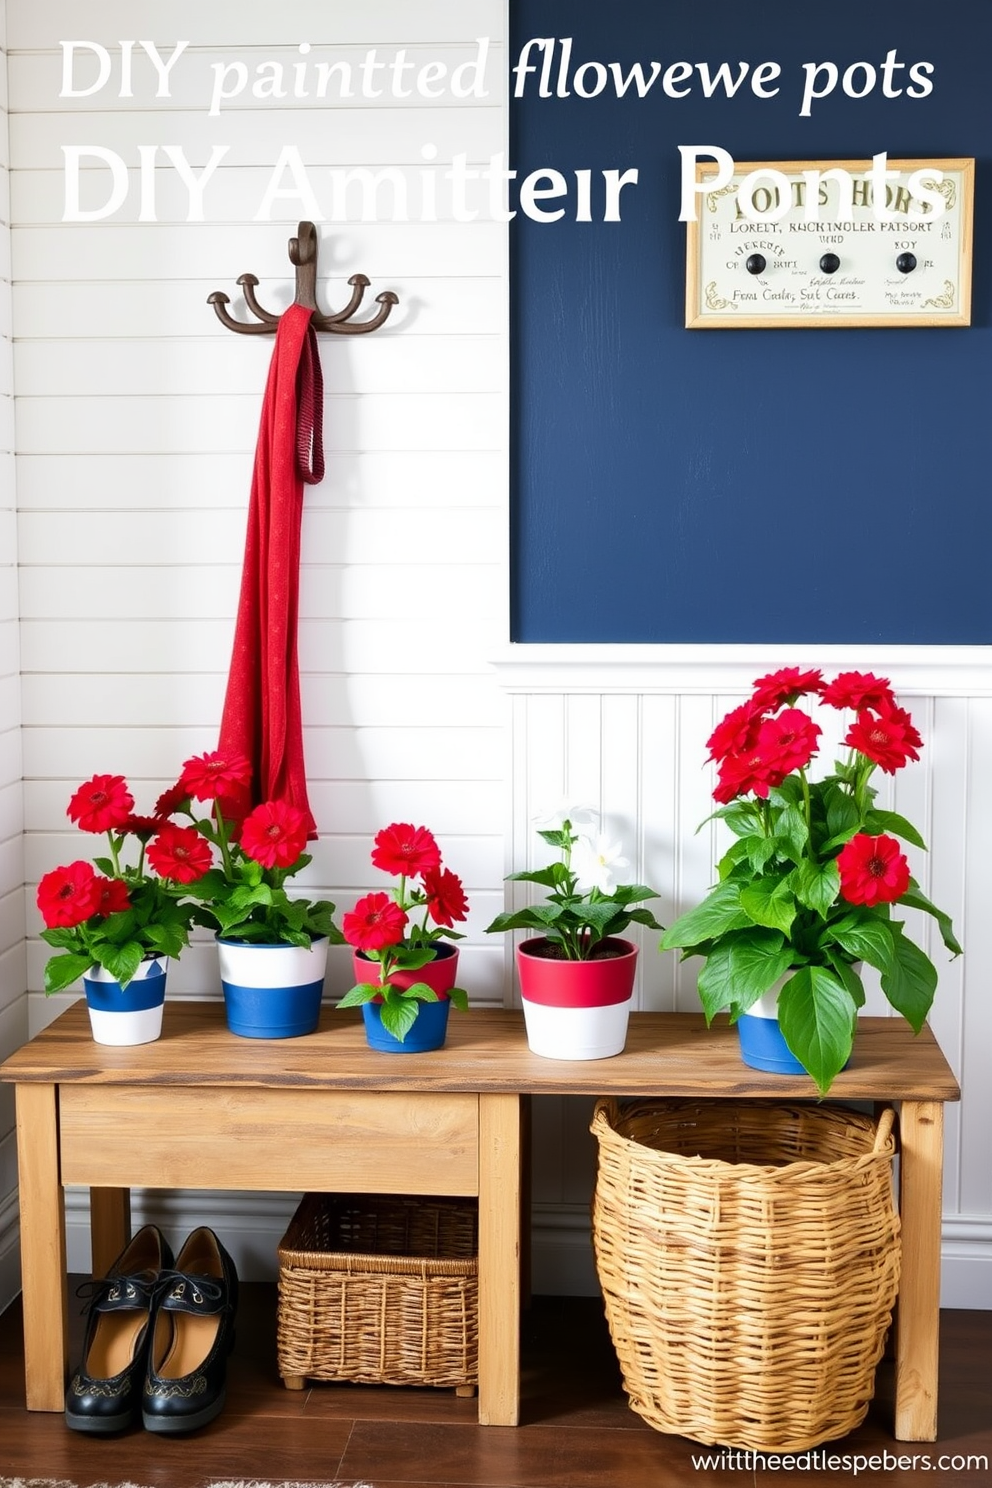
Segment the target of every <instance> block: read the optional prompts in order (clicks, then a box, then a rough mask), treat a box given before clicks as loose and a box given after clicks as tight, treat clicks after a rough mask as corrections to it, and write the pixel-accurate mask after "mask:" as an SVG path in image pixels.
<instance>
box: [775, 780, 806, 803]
mask: <svg viewBox="0 0 992 1488" xmlns="http://www.w3.org/2000/svg"><path fill="white" fill-rule="evenodd" d="M768 799H769V801H771V802H772V804H773V805H778V804H780V803H781V804H782V805H784V806H799V805H801V804H802V799H803V787H802V782H801V781H800V780H799V779H798V778H797V777H796V776H795V775H787V776H786V777H785V779H784V780H783V781H782V784H781V785H776V786H774V787H773V789H772V790H770V791H769V792H768Z"/></svg>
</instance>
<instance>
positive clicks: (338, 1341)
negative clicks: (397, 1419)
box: [276, 1194, 479, 1393]
mask: <svg viewBox="0 0 992 1488" xmlns="http://www.w3.org/2000/svg"><path fill="white" fill-rule="evenodd" d="M276 1347H277V1354H278V1363H279V1373H280V1375H281V1376H282V1378H283V1380H284V1381H285V1383H286V1385H287V1386H288V1387H289V1388H291V1389H292V1388H295V1389H301V1388H302V1387H303V1383H304V1381H305V1380H307V1379H314V1380H351V1381H353V1382H357V1383H361V1384H383V1385H454V1386H456V1387H466V1386H474V1385H475V1384H477V1383H478V1378H479V1284H478V1209H477V1206H476V1203H475V1201H474V1200H471V1199H434V1198H422V1197H419V1196H418V1197H408V1196H406V1195H389V1196H388V1197H384V1196H381V1195H377V1194H376V1195H373V1194H305V1195H304V1197H303V1199H302V1200H301V1202H300V1205H299V1208H298V1209H297V1211H296V1213H295V1214H294V1215H293V1218H292V1220H291V1221H290V1224H289V1228H288V1230H287V1231H286V1233H285V1235H284V1236H283V1238H282V1242H281V1243H280V1246H279V1305H278V1322H277V1330H276ZM465 1393H472V1392H471V1390H466V1392H465Z"/></svg>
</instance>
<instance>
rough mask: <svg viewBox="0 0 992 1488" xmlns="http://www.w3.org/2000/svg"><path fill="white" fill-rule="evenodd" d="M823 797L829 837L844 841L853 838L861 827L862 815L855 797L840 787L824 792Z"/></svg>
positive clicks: (830, 788)
mask: <svg viewBox="0 0 992 1488" xmlns="http://www.w3.org/2000/svg"><path fill="white" fill-rule="evenodd" d="M823 797H824V804H825V805H826V808H827V833H828V835H829V836H830V837H831V838H840V839H841V840H842V841H846V840H847V838H848V837H849V836H852V837H853V835H854V833H855V832H857V830H858V828H859V827H860V826H861V814H860V812H859V811H858V808H857V805H856V804H855V801H854V798H853V796H851V795H849V794H848V792H847V791H845V790H841V789H840V788H839V787H838V786H833V787H829V788H827V789H825V790H824V792H823Z"/></svg>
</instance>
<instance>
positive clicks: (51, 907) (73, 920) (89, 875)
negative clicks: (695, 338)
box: [37, 861, 101, 930]
mask: <svg viewBox="0 0 992 1488" xmlns="http://www.w3.org/2000/svg"><path fill="white" fill-rule="evenodd" d="M100 883H101V880H100V879H98V878H97V876H96V874H95V873H94V872H93V868H92V866H91V865H90V864H89V863H84V862H82V861H78V862H75V863H69V864H68V866H67V867H65V868H53V869H52V871H51V873H46V874H45V876H44V878H43V879H42V880H41V882H40V883H39V885H38V897H37V903H38V908H39V909H40V910H41V917H42V919H43V920H44V921H45V925H46V926H47V928H48V929H49V930H53V929H55V928H56V926H58V927H59V928H60V929H71V927H72V926H73V925H81V924H82V923H83V921H84V920H88V919H89V918H90V915H94V914H96V913H97V911H98V909H99V908H100V895H101V890H100Z"/></svg>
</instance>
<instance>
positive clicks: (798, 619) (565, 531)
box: [509, 0, 992, 644]
mask: <svg viewBox="0 0 992 1488" xmlns="http://www.w3.org/2000/svg"><path fill="white" fill-rule="evenodd" d="M510 17H511V39H510V46H509V62H510V64H511V65H512V64H513V63H514V62H515V61H516V59H517V56H518V55H519V51H520V48H521V46H522V45H523V43H524V42H525V41H527V40H528V39H529V38H530V37H541V36H555V37H560V36H563V35H570V36H572V37H573V53H572V58H573V63H575V64H578V63H581V62H583V61H590V60H598V61H601V62H605V63H608V62H611V61H620V62H621V63H622V64H623V65H624V70H625V71H626V68H627V67H628V66H629V65H630V64H631V63H633V62H635V61H637V60H641V61H642V62H644V64H645V68H646V69H647V65H648V64H649V63H650V61H651V60H652V59H657V60H659V61H660V62H661V63H662V65H663V67H666V66H668V65H669V63H671V62H675V61H680V60H685V61H688V62H697V61H706V62H709V64H710V65H711V67H716V65H717V64H719V63H720V62H723V61H729V62H730V63H731V64H734V70H735V71H736V63H737V61H738V60H739V59H745V60H748V61H750V62H751V63H752V65H757V63H759V62H761V61H766V60H767V61H775V62H778V63H780V64H781V66H782V69H783V73H782V77H781V78H780V79H779V84H780V87H781V92H780V94H779V96H778V97H776V98H774V99H769V100H766V101H760V100H758V99H756V98H755V97H754V96H753V95H752V94H751V93H750V91H748V92H746V93H745V92H741V93H739V94H738V95H737V96H736V97H734V98H732V99H727V98H722V97H713V98H711V99H705V98H703V97H702V94H701V91H700V90H699V88H698V86H697V88H696V89H695V90H694V91H693V93H692V95H691V96H690V97H688V98H685V99H681V100H674V99H671V98H666V97H665V96H664V95H663V94H662V93H661V92H660V91H659V89H660V83H659V84H658V85H656V87H655V89H654V90H652V92H651V93H649V94H648V96H647V97H646V98H644V99H643V100H640V99H637V98H636V97H634V98H630V97H628V98H627V99H624V100H616V99H613V100H610V99H609V98H607V97H606V96H605V94H604V95H603V96H601V97H599V98H595V99H589V100H587V101H584V100H582V99H576V98H574V97H573V98H568V99H560V98H548V99H542V98H539V97H538V95H537V86H536V84H537V79H536V78H531V80H530V83H529V87H528V91H527V93H526V94H525V96H524V97H523V98H522V99H518V100H515V101H513V102H511V149H512V164H513V165H514V166H515V167H516V169H517V170H518V172H519V173H520V175H521V176H523V175H525V174H527V173H528V172H530V171H534V170H538V169H543V168H553V169H557V170H560V171H562V172H563V173H564V174H565V175H566V177H568V179H569V180H572V179H573V177H572V172H573V171H575V170H576V169H585V168H590V169H592V171H593V172H594V177H593V179H594V181H595V180H596V179H597V178H598V176H599V172H600V171H602V170H604V169H620V170H622V169H626V168H628V167H632V166H633V167H637V168H638V169H639V171H640V181H639V183H638V184H637V185H636V186H633V187H631V188H627V189H626V190H625V192H624V193H623V195H622V197H621V203H622V219H621V221H620V222H617V223H603V222H602V221H599V222H597V221H595V220H594V221H593V222H591V223H576V222H574V221H573V220H570V219H571V217H572V216H574V192H573V193H572V196H571V199H570V202H569V204H568V205H569V207H570V211H569V214H568V218H567V219H565V220H562V221H560V222H556V223H538V222H534V221H531V220H529V219H527V218H526V217H525V216H524V215H523V214H522V213H518V215H517V217H516V218H515V220H514V222H513V224H512V227H511V254H512V257H511V274H512V355H513V384H512V386H513V506H512V550H513V607H512V608H513V634H514V638H515V639H516V640H518V641H644V642H648V641H655V642H657V641H671V642H676V641H682V642H692V641H698V642H724V643H734V642H756V643H760V642H795V643H803V642H811V643H812V642H836V643H843V644H847V643H872V642H874V643H885V642H891V643H900V642H901V643H910V644H951V643H982V644H986V643H989V642H992V540H990V539H992V515H990V506H992V501H990V498H992V332H990V326H989V321H990V279H992V274H990V261H992V237H990V196H992V168H990V156H992V0H940V3H937V0H928V3H921V0H823V3H820V4H816V3H811V0H786V3H783V4H779V5H770V6H764V5H747V4H743V3H741V0H648V3H646V0H614V3H612V4H604V3H603V0H569V3H568V4H567V5H566V4H561V3H555V0H511V5H510ZM893 47H894V48H896V49H897V55H898V60H900V61H904V62H907V63H912V62H916V61H920V60H925V61H929V62H931V63H933V65H934V69H935V71H934V73H933V75H932V78H933V85H934V86H933V92H932V94H931V95H930V96H929V97H928V98H924V99H916V100H913V99H909V98H907V97H905V96H903V97H900V98H891V99H887V98H883V97H882V96H881V76H879V82H878V86H877V87H876V90H875V93H874V94H872V95H871V96H869V97H866V98H864V99H861V100H854V99H851V98H847V97H845V96H843V95H842V94H841V92H840V89H839V88H838V89H837V90H836V93H835V94H834V95H833V96H832V97H831V98H828V99H824V100H823V101H822V102H820V103H817V104H814V105H813V108H812V113H811V115H810V117H808V118H800V117H799V111H800V105H801V97H802V81H803V72H802V64H803V63H804V62H808V61H825V60H831V61H834V62H836V63H837V64H838V65H839V66H840V68H841V71H843V69H844V68H845V67H846V66H847V65H848V64H850V63H851V62H856V61H859V60H865V61H869V62H871V63H873V64H874V65H875V66H876V67H878V68H880V66H881V64H882V62H883V61H884V59H885V56H886V54H887V52H889V51H890V50H891V49H892V48H893ZM538 60H539V59H538ZM897 77H898V78H900V79H901V80H902V81H903V82H905V81H907V80H908V72H903V73H901V74H898V75H897ZM510 82H511V92H512V86H513V78H512V76H511V79H510ZM680 144H717V145H722V146H723V148H725V149H726V150H728V151H729V152H730V153H731V155H733V157H734V158H735V159H736V160H779V159H781V160H790V159H860V158H867V157H870V156H872V155H874V154H875V153H877V152H879V151H883V150H884V151H885V152H886V153H887V154H888V155H889V156H890V158H893V159H896V158H899V157H907V158H911V157H916V156H918V157H927V158H932V157H938V156H955V155H964V156H975V157H976V159H977V178H976V195H975V213H976V215H975V240H974V277H973V305H972V325H971V327H970V328H960V329H950V328H948V329H944V328H941V329H933V330H924V329H916V328H879V329H867V328H865V329H862V328H858V329H852V330H841V329H830V330H810V331H806V330H783V329H780V330H765V331H731V330H706V331H688V330H686V329H684V327H683V319H684V286H685V227H684V225H683V224H682V223H680V222H679V221H678V215H679V170H680V160H679V154H678V146H679V145H680ZM552 205H557V203H556V204H552ZM597 208H598V211H597ZM601 211H602V206H601V200H600V199H599V198H598V197H597V195H596V194H595V193H594V197H593V217H594V218H595V217H596V216H597V215H598V214H601Z"/></svg>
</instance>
